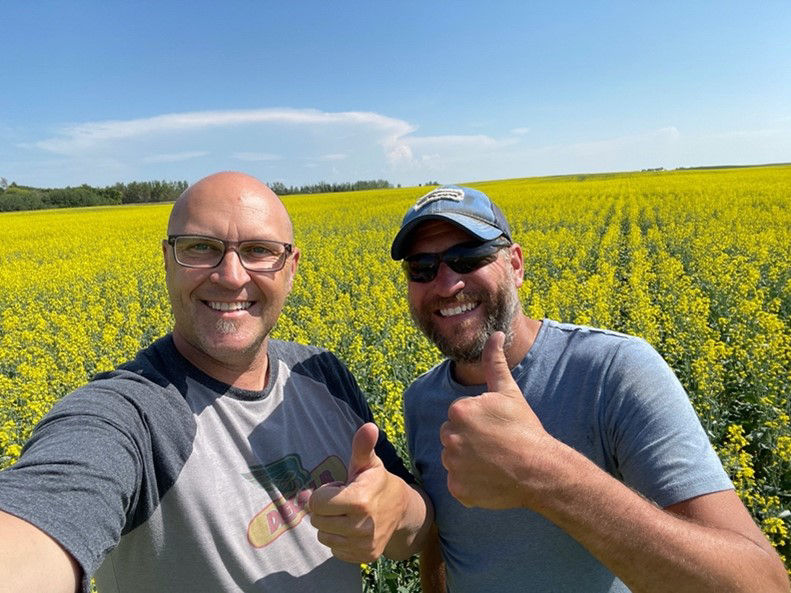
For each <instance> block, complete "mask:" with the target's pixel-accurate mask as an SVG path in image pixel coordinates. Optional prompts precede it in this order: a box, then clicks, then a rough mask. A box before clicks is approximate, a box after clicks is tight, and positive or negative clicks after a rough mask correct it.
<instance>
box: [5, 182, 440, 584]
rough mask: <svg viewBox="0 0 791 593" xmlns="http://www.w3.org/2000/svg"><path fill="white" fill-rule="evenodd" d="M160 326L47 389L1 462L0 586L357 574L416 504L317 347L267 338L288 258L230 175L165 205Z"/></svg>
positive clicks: (282, 241)
mask: <svg viewBox="0 0 791 593" xmlns="http://www.w3.org/2000/svg"><path fill="white" fill-rule="evenodd" d="M162 251H163V255H164V262H165V277H166V284H167V289H168V294H169V296H170V302H171V305H172V309H173V316H174V319H175V324H174V326H173V331H172V333H170V334H168V335H167V336H165V337H163V338H161V339H159V340H158V341H156V342H155V343H154V344H152V345H151V346H149V347H148V348H146V349H144V350H142V351H141V352H139V353H138V355H137V357H136V358H135V359H134V360H133V361H132V362H130V363H127V364H125V365H123V366H122V367H121V368H119V369H118V370H116V371H113V372H110V373H104V374H102V375H100V376H98V377H97V378H95V379H94V380H93V381H92V382H91V383H89V384H88V385H86V386H84V387H82V388H80V389H78V390H77V391H75V392H74V393H72V394H70V395H68V396H66V397H65V398H63V399H62V400H61V401H59V402H58V403H57V404H56V405H55V406H54V407H53V409H52V411H51V412H50V413H49V414H48V415H47V416H46V417H45V418H44V419H43V420H42V422H41V423H40V424H39V425H38V426H37V427H36V429H35V431H34V433H33V435H32V437H31V439H30V441H29V442H28V443H27V445H26V447H25V449H24V451H23V453H22V455H21V457H20V459H19V461H18V463H16V464H15V465H14V466H13V467H11V468H9V469H7V470H5V471H3V472H1V473H0V509H1V510H0V592H2V593H6V592H13V593H19V592H28V591H31V592H36V593H45V592H50V591H51V592H61V591H68V592H74V591H82V592H86V593H87V592H88V591H89V589H90V577H91V576H92V575H95V578H96V582H97V584H98V587H99V590H100V591H101V592H102V593H105V592H130V593H131V592H134V593H165V592H168V593H178V592H184V593H187V592H189V593H194V592H197V591H206V592H209V591H210V592H212V593H225V592H228V593H230V592H233V593H237V592H238V593H241V592H248V591H249V592H251V591H280V592H283V591H286V592H287V591H293V592H310V591H315V592H318V591H322V592H324V591H337V592H347V591H354V590H357V591H359V590H360V588H361V577H360V566H359V563H360V562H370V561H373V560H374V559H376V558H377V557H378V556H379V555H381V554H382V553H386V554H387V555H388V556H390V557H393V558H397V559H398V558H406V557H408V556H410V555H411V554H412V553H414V552H416V551H418V549H419V547H420V546H421V544H422V541H423V540H424V539H425V534H426V533H427V531H428V526H429V524H430V522H431V509H430V507H429V506H428V505H427V504H426V502H425V500H424V498H423V496H422V494H421V493H420V491H419V490H417V489H416V488H413V487H412V486H410V483H411V482H413V481H414V480H413V479H412V478H411V476H410V475H409V473H408V472H407V470H406V469H405V467H404V466H403V464H402V463H401V461H400V460H399V459H398V456H397V454H396V452H395V450H394V448H393V447H392V446H391V445H390V443H389V442H388V441H387V439H386V438H385V436H384V435H383V434H382V433H379V432H378V429H377V427H376V425H375V424H373V422H372V415H371V412H370V410H369V408H368V406H367V404H366V402H365V399H364V397H363V395H362V393H361V392H360V390H359V388H358V386H357V384H356V382H355V380H354V378H353V377H352V376H351V374H350V373H349V371H348V370H347V369H346V367H345V366H343V365H342V364H341V363H340V362H339V361H338V360H337V359H336V358H335V357H334V356H333V355H332V354H330V353H329V352H327V351H324V350H320V349H318V348H313V347H308V346H301V345H297V344H293V343H287V342H282V341H278V340H274V339H271V338H270V337H269V334H270V332H271V330H272V328H273V327H274V325H275V322H276V321H277V319H278V316H279V315H280V312H281V310H282V308H283V305H284V303H285V300H286V297H287V295H288V293H289V292H290V290H291V286H292V283H293V281H294V277H295V274H296V271H297V264H298V261H299V255H300V252H299V249H298V248H297V247H295V245H294V236H293V231H292V226H291V221H290V219H289V216H288V214H287V212H286V210H285V207H284V206H283V204H282V203H281V202H280V200H279V199H278V198H277V196H275V194H274V193H272V192H271V191H270V190H269V188H268V187H266V186H265V185H263V184H262V183H261V182H259V181H258V180H256V179H254V178H252V177H249V176H247V175H243V174H240V173H220V174H216V175H212V176H209V177H207V178H205V179H202V180H201V181H199V182H197V183H196V184H194V185H193V186H191V187H190V188H188V189H187V190H186V191H185V192H184V194H182V196H181V197H180V198H179V199H178V200H177V202H176V203H175V205H174V206H173V209H172V212H171V215H170V220H169V223H168V237H167V239H166V240H165V241H163V244H162Z"/></svg>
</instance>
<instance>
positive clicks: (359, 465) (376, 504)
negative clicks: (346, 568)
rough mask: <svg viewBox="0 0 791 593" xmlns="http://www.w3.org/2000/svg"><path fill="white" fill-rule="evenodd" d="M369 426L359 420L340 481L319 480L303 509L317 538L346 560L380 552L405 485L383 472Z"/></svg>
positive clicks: (399, 511) (397, 517)
mask: <svg viewBox="0 0 791 593" xmlns="http://www.w3.org/2000/svg"><path fill="white" fill-rule="evenodd" d="M378 435H379V429H378V428H377V427H376V425H375V424H372V423H370V422H369V423H367V424H363V425H362V426H361V427H360V428H359V429H358V430H357V432H356V433H355V435H354V438H353V440H352V453H351V459H350V460H349V468H348V472H347V473H348V478H347V481H346V483H345V484H343V483H338V482H335V483H332V484H324V485H323V486H321V487H319V488H317V489H316V490H315V491H314V492H313V494H311V497H310V500H309V501H308V508H309V510H310V513H311V523H312V524H313V526H314V527H315V528H316V529H317V530H318V534H317V537H318V540H319V541H320V542H321V543H323V544H324V545H325V546H327V547H329V548H330V549H331V550H332V553H333V554H334V555H335V556H336V557H338V558H340V559H341V560H345V561H347V562H358V563H359V562H373V561H374V560H376V559H377V558H379V556H381V555H382V553H383V552H384V550H385V547H386V546H387V544H388V542H389V541H390V538H391V537H392V535H393V532H394V531H395V530H396V528H397V527H398V524H399V521H401V520H402V517H403V515H404V514H405V512H406V504H407V502H406V496H405V493H404V489H408V488H409V487H408V486H407V485H406V483H405V482H404V481H403V480H401V479H400V478H398V477H397V476H394V475H393V474H391V473H390V472H388V471H387V470H386V469H385V467H384V464H383V463H382V460H381V459H379V457H378V456H377V455H376V452H375V451H374V447H375V446H376V441H377V438H378Z"/></svg>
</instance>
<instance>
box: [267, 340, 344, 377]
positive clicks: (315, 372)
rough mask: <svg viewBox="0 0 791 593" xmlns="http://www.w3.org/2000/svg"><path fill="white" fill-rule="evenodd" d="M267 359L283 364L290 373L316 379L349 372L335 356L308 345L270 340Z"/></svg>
mask: <svg viewBox="0 0 791 593" xmlns="http://www.w3.org/2000/svg"><path fill="white" fill-rule="evenodd" d="M269 357H270V358H271V359H274V360H278V361H280V362H282V363H283V364H285V365H286V366H287V367H288V368H289V369H291V372H295V373H299V374H303V375H308V376H311V377H316V378H318V377H324V376H326V375H327V374H328V373H329V374H335V373H338V372H346V373H348V372H349V371H348V370H347V369H346V365H344V364H343V363H342V362H341V361H340V360H338V357H337V356H335V354H333V353H332V352H330V351H329V350H327V349H325V348H319V347H317V346H311V345H308V344H298V343H296V342H284V341H282V340H273V339H270V340H269Z"/></svg>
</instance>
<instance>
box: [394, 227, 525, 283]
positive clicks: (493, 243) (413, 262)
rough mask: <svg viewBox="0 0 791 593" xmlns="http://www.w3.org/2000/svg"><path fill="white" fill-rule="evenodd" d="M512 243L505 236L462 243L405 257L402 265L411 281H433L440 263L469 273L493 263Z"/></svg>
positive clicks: (460, 271) (459, 271)
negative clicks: (435, 251) (442, 249)
mask: <svg viewBox="0 0 791 593" xmlns="http://www.w3.org/2000/svg"><path fill="white" fill-rule="evenodd" d="M509 245H511V242H510V241H508V239H506V238H505V237H503V236H500V237H497V238H496V239H492V240H490V241H486V242H484V243H480V242H475V243H460V244H459V245H454V246H453V247H451V248H450V249H446V250H445V251H443V252H442V253H416V254H415V255H410V256H409V257H405V258H404V261H403V262H402V265H403V267H404V271H405V272H406V277H407V278H408V279H409V281H410V282H431V281H432V280H434V278H436V277H437V272H438V271H439V265H440V264H441V263H442V262H445V263H446V264H447V266H448V267H449V268H450V269H451V270H453V271H454V272H456V273H457V274H469V273H470V272H473V271H475V270H477V269H478V268H482V267H483V266H485V265H488V264H490V263H492V262H493V261H494V260H495V259H497V252H498V251H500V250H501V249H502V248H504V247H508V246H509Z"/></svg>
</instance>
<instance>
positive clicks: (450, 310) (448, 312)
mask: <svg viewBox="0 0 791 593" xmlns="http://www.w3.org/2000/svg"><path fill="white" fill-rule="evenodd" d="M477 306H478V305H477V303H470V302H468V303H461V304H460V305H457V306H455V307H447V308H445V309H440V310H439V314H440V315H442V316H443V317H450V316H452V315H461V314H462V313H464V312H465V311H469V310H471V309H474V308H475V307H477Z"/></svg>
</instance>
